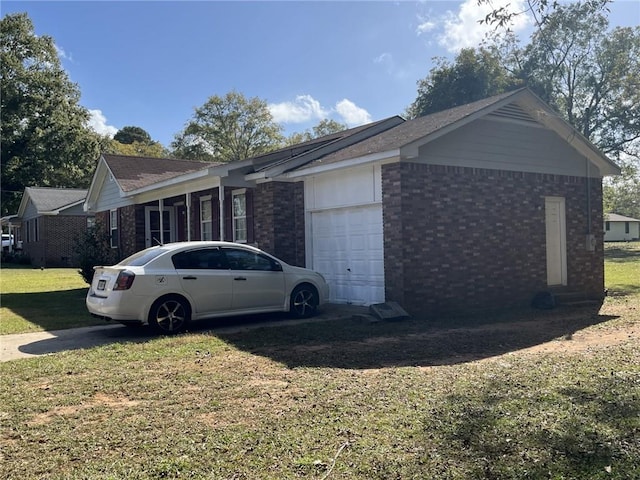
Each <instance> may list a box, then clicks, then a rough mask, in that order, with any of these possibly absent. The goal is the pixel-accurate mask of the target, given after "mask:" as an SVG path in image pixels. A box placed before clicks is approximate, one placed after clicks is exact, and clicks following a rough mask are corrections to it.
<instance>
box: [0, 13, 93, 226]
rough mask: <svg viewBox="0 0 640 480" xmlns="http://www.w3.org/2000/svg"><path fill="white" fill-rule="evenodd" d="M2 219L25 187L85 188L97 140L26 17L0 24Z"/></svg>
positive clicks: (76, 95) (49, 45)
mask: <svg viewBox="0 0 640 480" xmlns="http://www.w3.org/2000/svg"><path fill="white" fill-rule="evenodd" d="M0 73H1V82H2V83H1V86H0V88H1V90H2V99H1V102H2V103H1V109H0V115H1V118H0V135H1V149H2V161H1V165H2V186H3V188H2V215H5V214H8V213H16V210H17V208H18V204H19V202H20V193H22V191H23V190H24V187H26V186H51V187H73V188H81V187H84V186H87V185H88V183H89V180H90V176H91V173H92V171H93V167H94V161H95V160H96V158H97V156H98V153H99V151H98V137H97V134H95V133H94V132H92V131H91V130H90V129H89V128H88V126H87V122H88V120H89V112H88V111H87V110H86V109H85V108H83V107H82V106H80V105H79V103H78V102H79V100H80V91H79V89H78V87H77V85H75V84H74V83H72V82H71V81H70V80H69V78H68V76H67V74H66V72H65V71H64V69H63V68H62V66H61V64H60V60H59V58H58V54H57V52H56V49H55V46H54V43H53V39H51V37H48V36H46V35H41V36H38V35H36V34H35V32H34V28H33V24H32V23H31V20H30V19H29V17H28V16H27V15H26V14H15V15H7V16H5V17H4V18H3V19H2V20H1V21H0Z"/></svg>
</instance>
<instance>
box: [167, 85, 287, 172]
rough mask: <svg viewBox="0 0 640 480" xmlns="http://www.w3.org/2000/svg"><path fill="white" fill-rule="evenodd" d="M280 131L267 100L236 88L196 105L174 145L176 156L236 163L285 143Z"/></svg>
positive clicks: (280, 128)
mask: <svg viewBox="0 0 640 480" xmlns="http://www.w3.org/2000/svg"><path fill="white" fill-rule="evenodd" d="M281 131H282V127H281V126H280V125H278V124H277V123H275V122H274V121H273V117H272V116H271V113H270V112H269V109H268V108H267V103H266V102H265V101H263V100H260V99H259V98H250V99H247V98H245V97H244V95H242V94H240V93H237V92H235V91H233V92H230V93H227V94H226V95H225V96H224V97H219V96H217V95H215V96H213V97H210V98H209V100H207V102H206V103H205V104H204V105H203V106H202V107H200V108H196V109H195V114H194V116H193V118H192V119H191V121H189V123H188V124H187V126H186V127H185V129H184V130H183V131H182V132H180V133H179V134H178V135H176V137H175V140H174V141H173V142H172V144H171V146H172V147H173V155H174V156H176V157H180V158H189V159H196V160H207V161H218V162H233V161H237V160H244V159H246V158H251V157H254V156H256V155H260V154H263V153H266V152H268V151H270V150H273V149H274V148H277V147H278V146H280V145H281V144H282V143H283V137H282V134H281Z"/></svg>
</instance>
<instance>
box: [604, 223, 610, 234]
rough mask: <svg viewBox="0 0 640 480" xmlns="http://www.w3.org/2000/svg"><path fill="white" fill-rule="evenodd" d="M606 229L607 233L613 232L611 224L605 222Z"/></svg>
mask: <svg viewBox="0 0 640 480" xmlns="http://www.w3.org/2000/svg"><path fill="white" fill-rule="evenodd" d="M604 228H605V230H606V231H607V232H608V231H609V230H611V222H604Z"/></svg>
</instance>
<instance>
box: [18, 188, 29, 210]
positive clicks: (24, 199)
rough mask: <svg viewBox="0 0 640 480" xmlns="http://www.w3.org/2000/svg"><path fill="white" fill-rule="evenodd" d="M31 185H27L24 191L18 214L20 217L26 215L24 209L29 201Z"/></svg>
mask: <svg viewBox="0 0 640 480" xmlns="http://www.w3.org/2000/svg"><path fill="white" fill-rule="evenodd" d="M28 190H29V187H26V188H25V189H24V192H22V199H21V200H20V206H19V207H18V213H17V215H18V216H19V217H21V218H22V217H23V216H24V211H25V209H26V208H27V204H28V203H29V192H28Z"/></svg>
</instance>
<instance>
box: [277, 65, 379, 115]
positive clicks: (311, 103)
mask: <svg viewBox="0 0 640 480" xmlns="http://www.w3.org/2000/svg"><path fill="white" fill-rule="evenodd" d="M381 57H384V54H383V55H382V56H381ZM269 111H270V112H271V115H272V116H273V120H274V121H275V122H277V123H306V122H311V121H314V120H315V121H320V120H324V119H325V118H328V117H330V116H331V115H332V114H337V115H338V116H339V117H340V118H339V119H338V121H339V122H342V123H346V124H347V125H349V126H350V127H354V126H357V125H362V124H365V123H369V122H371V115H369V112H367V111H366V110H365V109H364V108H360V107H358V106H357V105H356V104H355V103H353V102H352V101H351V100H348V99H346V98H345V99H343V100H340V101H339V102H337V103H336V105H335V107H334V108H325V107H323V106H322V105H321V104H320V102H319V101H318V100H316V99H315V98H313V97H312V96H311V95H298V96H297V97H296V99H295V100H294V101H292V102H282V103H271V104H269Z"/></svg>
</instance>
